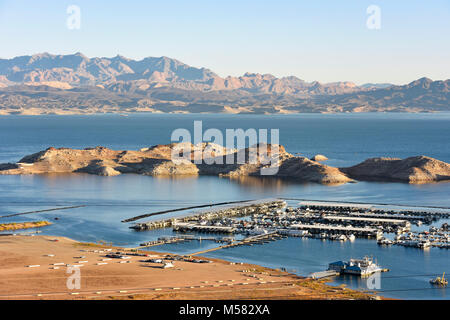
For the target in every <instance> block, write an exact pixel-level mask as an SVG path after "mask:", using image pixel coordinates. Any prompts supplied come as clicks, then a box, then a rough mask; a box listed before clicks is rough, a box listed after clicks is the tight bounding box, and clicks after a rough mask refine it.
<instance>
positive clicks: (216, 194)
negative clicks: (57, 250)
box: [0, 113, 450, 299]
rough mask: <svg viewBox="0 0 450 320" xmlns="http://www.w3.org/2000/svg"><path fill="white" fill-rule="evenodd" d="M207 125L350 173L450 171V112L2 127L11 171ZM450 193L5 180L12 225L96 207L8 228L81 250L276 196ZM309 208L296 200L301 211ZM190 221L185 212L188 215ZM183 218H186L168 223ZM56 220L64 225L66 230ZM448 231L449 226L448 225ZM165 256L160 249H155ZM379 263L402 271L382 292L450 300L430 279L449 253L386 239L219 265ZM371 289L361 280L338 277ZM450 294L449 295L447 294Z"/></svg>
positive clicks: (61, 178) (249, 182)
mask: <svg viewBox="0 0 450 320" xmlns="http://www.w3.org/2000/svg"><path fill="white" fill-rule="evenodd" d="M194 120H202V121H203V127H204V130H206V129H207V128H218V129H220V130H222V131H224V130H225V129H227V128H230V129H236V128H243V129H248V128H255V129H279V130H280V143H281V144H282V145H284V146H285V147H286V150H287V151H288V152H290V153H294V154H295V153H300V154H301V155H304V156H307V157H311V156H313V155H315V154H324V155H326V156H327V157H328V158H329V159H330V160H328V161H326V162H325V163H326V164H330V165H333V166H350V165H353V164H356V163H359V162H361V161H363V160H365V159H366V158H369V157H378V156H386V157H400V158H405V157H409V156H415V155H422V154H423V155H427V156H431V157H434V158H437V159H439V160H443V161H446V162H450V144H449V138H448V137H450V114H447V113H444V114H383V113H377V114H336V115H320V114H307V115H275V116H274V115H270V116H264V115H170V114H132V115H129V116H128V117H123V116H119V115H94V116H35V117H24V116H3V117H0V163H3V162H15V161H18V160H19V159H20V158H21V157H23V156H24V155H27V154H30V153H34V152H37V151H40V150H42V149H45V148H47V147H50V146H54V147H71V148H85V147H88V146H97V145H102V146H105V147H109V148H112V149H140V148H143V147H148V146H151V145H155V144H162V143H169V142H170V135H171V132H172V130H174V129H176V128H186V129H189V130H191V129H192V128H193V121H194ZM449 195H450V183H433V184H424V185H408V184H403V183H379V182H358V183H355V184H353V183H350V184H344V185H339V186H324V185H319V184H313V183H308V184H300V183H296V182H294V181H286V180H280V179H273V178H265V179H262V178H257V177H247V178H242V179H228V178H219V177H211V176H201V177H178V178H161V177H150V176H140V175H134V174H130V175H120V176H116V177H98V176H92V175H87V174H75V175H66V174H52V175H36V176H0V215H2V216H3V215H8V214H13V213H20V212H27V211H34V210H42V209H47V208H54V207H57V206H71V205H85V207H81V208H76V209H70V210H64V211H50V212H44V213H36V214H30V215H21V216H16V217H11V218H2V219H1V220H0V221H1V222H11V221H31V220H37V219H46V220H50V221H52V222H53V225H51V226H49V227H45V228H43V229H41V230H42V231H43V234H50V235H61V236H67V237H70V238H73V239H76V240H80V241H92V242H94V241H99V240H104V241H108V242H113V243H114V244H116V245H120V246H136V245H137V244H139V243H140V242H143V241H149V240H153V239H156V238H157V237H159V236H162V235H170V234H172V231H171V230H167V229H165V230H157V231H149V232H135V231H133V230H131V229H129V225H130V224H126V223H122V222H121V220H123V219H125V218H129V217H133V216H136V215H140V214H143V213H149V212H155V211H160V210H165V209H170V208H179V207H185V206H190V205H196V204H207V203H215V202H222V201H235V200H251V199H262V198H273V197H286V198H301V199H311V200H336V201H353V202H369V203H391V204H402V205H405V206H407V205H420V206H441V207H450V196H449ZM297 203H298V201H291V202H290V204H292V205H296V204H297ZM179 214H181V213H179ZM171 215H176V214H175V213H173V214H169V215H168V216H171ZM54 218H58V220H55V219H54ZM442 222H443V221H440V222H439V224H441V223H442ZM215 245H216V244H215V243H212V242H207V241H205V242H202V243H198V242H192V243H183V244H177V245H167V246H163V247H160V248H158V250H162V251H172V252H179V253H189V252H195V251H197V250H198V249H199V248H209V247H212V246H215ZM155 250H156V249H155ZM364 255H373V256H374V258H377V259H378V262H379V263H380V264H381V265H382V266H383V267H386V268H389V269H390V270H391V271H390V272H388V273H384V274H382V278H381V290H380V294H382V295H384V296H389V297H395V298H406V299H428V298H431V299H448V297H449V295H448V292H446V290H445V289H436V288H433V287H431V286H430V285H429V284H428V280H429V279H430V278H431V277H432V276H433V275H437V274H441V273H442V272H443V271H447V272H450V270H449V266H450V256H449V253H448V250H442V249H436V248H431V249H429V250H426V251H423V250H422V251H421V250H417V249H412V248H404V247H397V246H395V247H388V248H384V247H380V246H378V245H377V244H376V241H374V240H365V239H357V240H356V241H355V242H352V243H350V242H345V243H339V242H331V241H321V240H317V239H300V238H288V239H283V240H279V241H276V242H271V243H269V244H265V245H262V246H252V247H237V248H233V249H226V250H219V251H214V252H212V253H209V254H208V256H211V257H217V258H223V259H228V260H232V261H242V262H251V263H257V264H260V265H264V266H268V267H274V268H279V267H285V268H287V269H288V270H292V271H293V272H296V273H298V274H300V275H307V274H308V273H310V272H314V271H320V270H323V269H324V268H326V266H327V264H328V263H329V262H332V261H335V260H341V259H343V260H346V259H349V258H351V257H353V258H358V257H362V256H364ZM334 283H335V284H340V283H345V284H347V285H348V286H350V287H353V288H364V281H361V280H360V279H357V278H354V277H342V278H338V280H337V281H335V282H334ZM447 291H448V290H447Z"/></svg>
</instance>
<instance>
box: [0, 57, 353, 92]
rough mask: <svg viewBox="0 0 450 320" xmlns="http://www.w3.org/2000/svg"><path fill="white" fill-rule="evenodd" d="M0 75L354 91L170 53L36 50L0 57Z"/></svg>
mask: <svg viewBox="0 0 450 320" xmlns="http://www.w3.org/2000/svg"><path fill="white" fill-rule="evenodd" d="M0 75H1V76H3V77H4V79H6V80H7V81H9V82H10V84H11V83H17V84H23V83H35V82H46V83H49V82H65V83H67V84H69V85H72V86H73V85H103V86H105V87H106V88H111V89H112V90H113V91H115V90H117V91H121V92H122V91H123V90H125V88H132V89H134V90H136V89H144V90H145V89H148V88H155V87H162V86H167V87H173V88H179V89H187V90H201V91H213V90H236V89H243V90H248V91H250V92H260V93H277V94H299V93H303V94H305V93H309V94H322V93H328V94H335V93H344V92H353V91H355V90H354V89H355V88H356V87H357V86H356V85H355V84H354V83H351V82H337V83H329V84H320V83H319V82H312V83H307V82H305V81H303V80H301V79H299V78H297V77H294V76H289V77H283V78H276V77H275V76H273V75H271V74H257V73H245V74H244V75H242V76H240V77H231V76H228V77H226V78H221V77H219V76H218V75H217V74H215V73H214V72H212V71H211V70H209V69H206V68H196V67H191V66H189V65H187V64H184V63H182V62H180V61H178V60H176V59H172V58H168V57H158V58H156V57H147V58H144V59H142V60H139V61H136V60H132V59H128V58H126V57H123V56H120V55H118V56H116V57H113V58H98V57H95V58H88V57H86V56H85V55H83V54H82V53H79V52H78V53H75V54H72V55H52V54H49V53H40V54H35V55H32V56H21V57H16V58H13V59H0Z"/></svg>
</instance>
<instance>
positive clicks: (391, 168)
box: [0, 143, 450, 184]
mask: <svg viewBox="0 0 450 320" xmlns="http://www.w3.org/2000/svg"><path fill="white" fill-rule="evenodd" d="M261 146H262V145H256V146H252V147H249V148H246V149H242V150H235V149H231V150H230V149H227V148H225V147H222V146H220V145H217V144H214V143H201V144H197V145H192V144H190V148H191V150H192V152H191V154H189V159H190V160H188V161H185V162H182V163H178V162H174V161H172V160H171V159H172V152H173V151H174V148H178V147H180V144H177V143H172V144H167V145H156V146H152V147H149V148H143V149H140V150H137V151H132V150H124V151H120V150H111V149H108V148H105V147H95V148H86V149H83V150H78V149H70V148H58V149H56V148H48V149H46V150H43V151H40V152H37V153H34V154H31V155H28V156H25V157H24V158H22V159H21V160H20V161H19V162H17V163H6V164H0V174H10V175H14V174H45V173H88V174H95V175H100V176H115V175H120V174H125V173H134V174H143V175H151V176H164V175H169V176H173V175H217V176H225V177H241V176H259V175H261V169H262V168H264V167H267V166H268V164H266V163H265V162H263V161H261V160H260V158H261V157H262V154H261V153H260V150H262V149H260V147H261ZM274 146H276V147H277V148H276V149H277V150H278V153H277V154H276V164H277V165H278V166H279V169H278V172H277V173H276V174H275V175H273V176H274V177H279V178H289V179H293V180H296V181H299V182H316V183H322V184H340V183H347V182H354V181H355V180H378V181H400V182H407V183H428V182H436V181H443V180H450V164H448V163H446V162H443V161H439V160H436V159H433V158H429V157H425V156H417V157H410V158H407V159H403V160H402V159H394V158H372V159H368V160H366V161H364V162H362V163H360V164H357V165H355V166H352V167H347V168H335V167H331V166H328V165H325V164H322V163H319V162H317V161H314V160H311V159H308V158H306V157H300V156H294V155H292V154H290V153H288V152H287V151H286V150H285V148H284V147H283V146H281V145H265V148H264V149H265V150H267V151H266V152H267V154H268V155H269V156H271V157H273V156H275V153H274V151H273V149H274ZM195 150H199V151H201V152H199V153H197V154H196V153H195ZM241 152H244V154H245V162H244V163H239V162H238V161H234V162H233V164H228V163H229V162H227V161H226V160H225V157H233V159H238V155H239V153H241ZM252 152H255V154H257V155H258V156H257V160H256V161H253V162H251V161H249V159H250V155H251V154H253V153H252ZM198 155H200V158H199V157H198ZM198 160H200V161H198ZM208 163H209V164H208Z"/></svg>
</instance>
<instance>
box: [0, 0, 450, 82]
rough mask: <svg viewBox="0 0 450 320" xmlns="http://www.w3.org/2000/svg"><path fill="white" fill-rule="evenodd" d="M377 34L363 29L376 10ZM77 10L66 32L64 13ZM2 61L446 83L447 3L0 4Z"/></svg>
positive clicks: (167, 0)
mask: <svg viewBox="0 0 450 320" xmlns="http://www.w3.org/2000/svg"><path fill="white" fill-rule="evenodd" d="M372 4H373V5H377V6H378V7H379V8H380V10H381V19H380V21H381V26H380V29H369V28H367V25H366V21H367V19H368V18H369V16H370V14H367V12H366V10H367V8H368V7H369V6H370V5H372ZM69 5H77V6H79V8H80V10H81V20H80V27H81V28H80V29H75V30H70V29H69V28H68V27H67V25H66V21H67V18H68V17H69V14H67V7H68V6H69ZM0 39H1V45H0V48H1V49H0V57H1V58H10V57H14V56H18V55H26V54H34V53H39V52H49V53H53V54H68V53H75V52H82V53H84V54H85V55H87V56H88V57H93V56H103V57H112V56H115V55H117V54H121V55H124V56H126V57H129V58H134V59H142V58H143V57H147V56H168V57H171V58H176V59H178V60H180V61H182V62H185V63H187V64H189V65H193V66H196V67H206V68H209V69H211V70H213V71H214V72H216V73H218V74H219V75H220V76H227V75H233V76H238V75H242V74H243V73H245V72H255V73H271V74H274V75H275V76H287V75H295V76H297V77H299V78H301V79H304V80H307V81H313V80H317V81H320V82H332V81H345V80H346V81H353V82H356V83H357V84H362V83H366V82H379V83H381V82H390V83H396V84H401V83H407V82H410V81H412V80H415V79H417V78H420V77H424V76H426V77H429V78H432V79H433V80H439V79H447V78H450V0H428V1H425V0H370V1H365V0H340V1H338V0H308V1H303V0H276V1H265V0H238V1H237V0H227V1H219V0H204V1H197V0H186V1H177V0H164V1H161V0H158V1H154V0H147V1H143V0H126V1H114V0H109V1H107V0H90V1H84V0H70V1H65V0H54V1H50V0H39V1H33V0H28V1H23V0H11V1H6V0H0Z"/></svg>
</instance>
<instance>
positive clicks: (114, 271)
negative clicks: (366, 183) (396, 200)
mask: <svg viewBox="0 0 450 320" xmlns="http://www.w3.org/2000/svg"><path fill="white" fill-rule="evenodd" d="M106 248H112V247H101V246H98V245H92V244H85V243H79V242H76V241H73V240H71V239H68V238H63V237H49V236H33V237H31V236H1V237H0V257H1V259H0V269H1V270H2V272H1V273H0V299H368V298H369V296H368V295H366V294H363V293H360V292H357V291H353V290H349V289H346V288H342V287H341V288H336V287H331V286H328V285H325V284H323V283H322V282H319V281H314V280H309V279H304V278H301V277H298V276H295V275H292V274H288V273H285V272H281V271H279V270H273V269H267V268H263V267H260V266H255V265H249V264H234V263H230V262H227V261H223V260H217V259H208V260H213V263H192V262H184V261H175V262H174V265H175V267H174V268H168V269H163V268H161V267H160V264H157V263H148V262H140V260H143V259H148V258H146V257H139V256H132V257H131V258H130V259H128V260H121V259H111V260H105V261H104V260H103V259H107V258H106V257H105V255H106V254H107V252H104V251H103V250H104V249H106ZM112 249H113V250H114V251H115V250H116V249H118V248H112ZM143 252H144V251H143ZM145 253H147V254H149V255H151V258H158V257H159V256H162V254H161V253H155V252H148V251H145ZM124 261H130V263H123V262H124ZM120 262H122V263H120ZM98 263H100V264H98ZM54 264H57V265H56V266H55V265H54ZM67 264H68V265H82V266H80V267H79V270H80V288H79V289H77V288H74V289H69V288H68V286H67V280H68V278H69V277H70V276H71V275H73V274H72V273H67V271H68V270H69V268H68V267H67ZM54 268H56V269H54ZM243 271H245V272H243ZM69 282H70V283H72V284H75V282H71V281H69Z"/></svg>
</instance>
